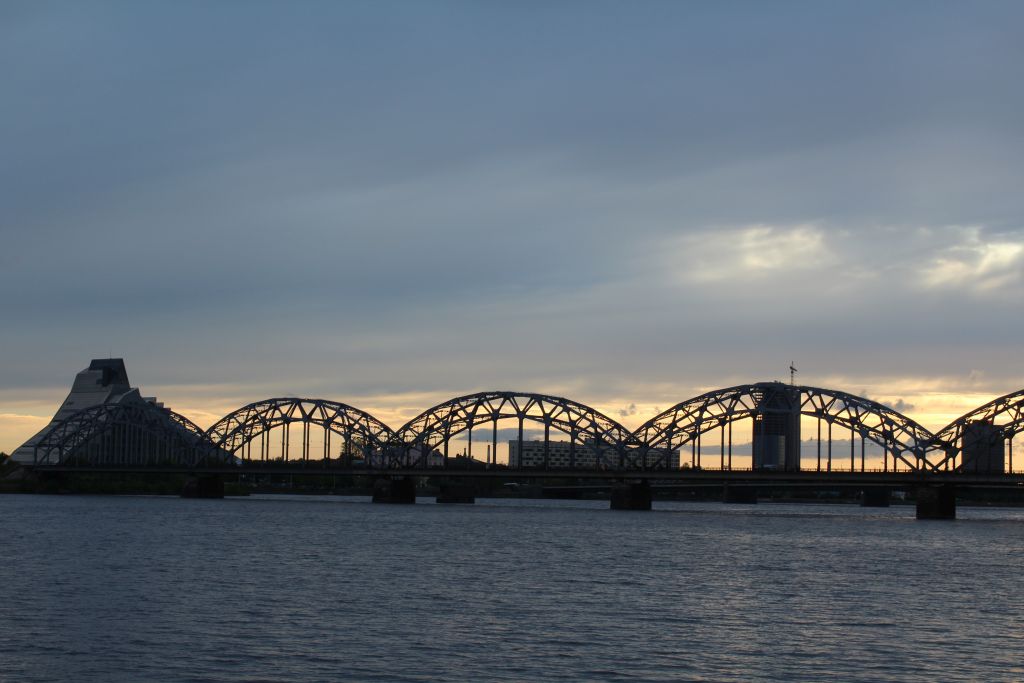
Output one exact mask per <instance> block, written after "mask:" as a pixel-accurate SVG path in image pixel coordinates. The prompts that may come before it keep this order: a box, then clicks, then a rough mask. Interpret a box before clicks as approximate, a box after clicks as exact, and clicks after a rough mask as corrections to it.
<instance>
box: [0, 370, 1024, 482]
mask: <svg viewBox="0 0 1024 683" xmlns="http://www.w3.org/2000/svg"><path fill="white" fill-rule="evenodd" d="M97 397H99V398H97ZM83 403H84V405H83ZM1022 430H1024V390H1022V391H1018V392H1014V393H1011V394H1007V395H1005V396H1002V397H999V398H997V399H994V400H993V401H990V402H989V403H987V404H985V405H983V406H980V407H979V408H977V409H975V410H973V411H971V412H969V413H967V414H965V415H963V416H962V417H960V418H958V419H957V420H954V421H953V422H951V423H950V424H949V425H947V426H946V427H944V428H942V429H940V430H938V431H937V432H934V433H933V432H931V431H929V430H928V429H926V428H925V427H923V426H922V425H921V424H919V423H917V422H916V421H915V420H913V419H912V418H910V417H907V416H905V415H903V414H901V413H899V412H898V411H896V410H895V409H893V408H891V407H889V406H886V405H884V404H881V403H878V402H875V401H871V400H869V399H866V398H864V397H860V396H856V395H854V394H851V393H848V392H844V391H839V390H834V389H826V388H821V387H813V386H806V385H793V384H783V383H780V382H756V383H753V384H745V385H738V386H733V387H728V388H725V389H717V390H714V391H710V392H707V393H705V394H702V395H700V396H696V397H693V398H690V399H686V400H683V401H681V402H679V403H677V404H675V405H674V406H672V407H670V408H669V409H667V410H664V411H662V412H661V413H659V414H658V415H656V416H654V417H652V418H651V419H650V420H648V421H647V422H645V423H644V424H642V425H640V426H639V427H638V428H636V429H633V430H631V429H628V428H626V427H625V426H623V425H622V424H621V423H619V422H618V421H617V420H615V419H613V418H612V417H610V416H608V415H606V414H604V413H602V412H600V411H598V410H596V409H594V408H592V407H590V406H587V405H585V404H582V403H579V402H577V401H573V400H571V399H567V398H563V397H558V396H550V395H546V394H539V393H533V392H516V391H485V392H478V393H474V394H467V395H464V396H459V397H456V398H453V399H450V400H448V401H444V402H442V403H440V404H438V405H436V406H434V407H432V408H428V409H427V410H425V411H423V412H422V413H420V414H419V415H417V416H416V417H414V418H412V419H411V420H409V421H408V422H407V423H406V424H404V425H402V426H401V427H398V428H392V427H391V426H389V425H387V424H385V423H384V422H382V421H381V420H379V419H378V418H376V417H374V416H373V415H371V414H370V413H368V412H366V411H363V410H360V409H359V408H356V407H354V406H351V405H349V404H346V403H342V402H338V401H333V400H329V399H322V398H300V397H277V398H269V399H263V400H260V401H255V402H253V403H250V404H247V405H245V406H242V407H240V408H238V409H236V410H233V411H231V412H230V413H228V414H227V415H225V416H224V417H223V418H221V419H220V420H218V421H216V422H215V423H214V424H213V425H211V426H210V427H209V428H208V429H206V430H203V429H202V428H200V427H198V426H197V425H195V424H194V423H193V422H191V421H190V420H188V419H186V418H185V417H183V416H181V415H179V414H177V413H175V412H174V411H173V410H170V409H169V408H167V407H164V406H163V405H162V404H159V403H157V402H156V400H155V399H144V398H142V397H141V394H140V393H139V391H138V390H137V389H133V388H131V387H130V385H128V380H127V374H126V372H125V369H124V364H123V361H121V360H120V359H108V360H98V361H93V363H92V364H90V367H89V368H88V369H87V370H84V371H82V372H81V373H79V375H78V377H77V378H76V381H75V384H74V387H73V389H72V393H71V394H70V395H69V397H68V399H67V400H66V401H65V403H64V404H63V405H62V406H61V408H60V410H59V411H58V413H57V415H56V416H55V418H54V420H53V421H52V422H51V424H50V425H48V426H47V427H46V428H44V430H42V431H41V432H40V433H39V434H37V435H36V436H35V437H33V438H32V439H31V440H30V441H29V442H28V443H26V444H25V445H24V446H23V447H21V448H19V449H18V450H17V451H16V452H15V459H16V460H17V461H18V462H20V463H21V464H22V465H23V466H25V467H27V468H30V469H32V470H35V471H38V472H44V471H48V472H51V473H53V474H57V473H62V472H63V473H70V472H81V471H86V470H88V471H92V472H95V473H102V472H142V471H144V472H151V473H160V472H183V471H188V472H200V471H201V472H205V473H207V474H209V475H215V474H222V475H223V474H229V473H236V474H237V473H242V472H251V473H259V472H267V473H271V472H272V473H281V472H286V471H294V472H296V473H301V474H315V473H330V474H332V475H338V474H342V473H356V472H358V473H364V474H365V473H367V472H373V473H375V474H377V475H379V476H381V477H410V478H415V477H422V476H434V475H437V474H441V473H454V472H455V471H458V475H459V477H461V478H463V479H472V478H476V477H493V476H497V475H496V474H495V472H497V471H499V468H500V471H501V473H502V476H509V475H510V474H513V473H514V474H515V476H517V477H522V478H526V479H530V478H552V477H554V478H558V477H572V478H575V479H579V480H601V479H606V480H615V479H619V480H622V481H626V480H630V481H633V482H634V483H637V482H639V483H642V482H650V481H655V480H657V481H666V482H705V483H708V482H720V483H722V484H723V485H726V484H736V483H737V482H745V481H749V482H756V483H759V484H760V485H772V486H776V485H781V484H782V483H787V482H788V483H789V484H790V485H796V484H800V485H839V484H840V483H841V482H842V481H856V482H857V484H858V485H878V486H905V485H906V482H911V481H918V482H920V483H921V484H922V485H923V484H924V482H929V485H936V486H939V485H952V482H955V484H956V485H957V486H960V487H980V486H1006V485H1008V486H1016V485H1017V484H1018V483H1019V482H1018V480H1017V475H1016V474H1015V473H1014V472H1015V470H1014V461H1013V442H1014V437H1016V436H1017V435H1018V434H1019V433H1020V432H1021V431H1022Z"/></svg>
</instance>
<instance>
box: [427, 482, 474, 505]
mask: <svg viewBox="0 0 1024 683" xmlns="http://www.w3.org/2000/svg"><path fill="white" fill-rule="evenodd" d="M437 502H438V503H461V504H464V505H472V504H473V503H475V502H476V489H475V488H474V487H473V485H472V484H467V483H465V482H461V481H452V480H450V479H448V480H445V481H442V482H441V490H440V491H438V492H437Z"/></svg>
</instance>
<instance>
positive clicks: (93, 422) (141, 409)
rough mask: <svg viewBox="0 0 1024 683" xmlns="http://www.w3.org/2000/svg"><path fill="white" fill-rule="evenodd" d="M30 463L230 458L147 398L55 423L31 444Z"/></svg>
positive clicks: (190, 462)
mask: <svg viewBox="0 0 1024 683" xmlns="http://www.w3.org/2000/svg"><path fill="white" fill-rule="evenodd" d="M33 460H34V464H35V465H43V466H47V465H53V466H87V467H90V466H93V467H94V466H103V467H122V466H123V467H139V466H143V467H145V466H166V465H170V466H187V467H202V466H207V465H224V464H226V463H227V462H228V461H229V460H230V457H229V456H227V454H226V453H224V452H223V451H221V450H220V449H218V448H217V447H215V446H214V445H213V444H212V443H210V442H209V441H208V440H207V439H206V435H205V433H204V432H203V430H202V429H200V428H199V427H198V426H196V424H195V423H193V422H192V421H191V420H189V419H188V418H186V417H184V416H183V415H179V414H178V413H175V412H174V411H172V410H168V409H166V408H161V407H159V406H156V405H153V404H151V403H142V402H138V403H136V402H131V403H106V404H101V405H98V406H92V407H89V408H84V409H82V410H79V411H77V412H75V413H73V414H72V415H70V416H68V417H67V418H66V419H64V420H62V421H61V422H58V423H57V424H56V425H55V426H54V427H53V428H52V429H51V430H50V431H49V432H47V433H46V435H45V436H44V437H43V438H42V439H41V440H40V441H39V442H38V443H37V444H36V446H35V455H34V458H33Z"/></svg>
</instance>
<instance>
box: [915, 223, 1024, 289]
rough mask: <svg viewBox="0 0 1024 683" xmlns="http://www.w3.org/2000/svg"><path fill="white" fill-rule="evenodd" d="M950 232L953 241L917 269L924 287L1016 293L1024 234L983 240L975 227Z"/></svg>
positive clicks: (1022, 276) (1022, 270)
mask: <svg viewBox="0 0 1024 683" xmlns="http://www.w3.org/2000/svg"><path fill="white" fill-rule="evenodd" d="M953 231H954V235H955V236H956V237H957V238H958V239H957V242H956V243H955V244H953V245H952V246H948V247H945V248H944V249H941V250H939V251H938V252H937V253H935V254H933V255H931V256H930V258H928V259H927V261H926V263H925V264H924V265H923V266H922V268H921V270H920V278H921V284H922V285H923V286H924V287H925V288H929V289H938V290H950V289H967V290H970V291H973V292H976V293H979V294H987V293H999V292H1002V291H1006V290H1014V291H1019V288H1020V284H1021V282H1022V281H1024V235H1022V236H1021V237H1016V236H1014V235H1010V236H1007V235H998V236H993V237H987V236H986V235H985V233H984V231H983V229H982V228H981V227H978V226H972V227H967V228H956V229H953Z"/></svg>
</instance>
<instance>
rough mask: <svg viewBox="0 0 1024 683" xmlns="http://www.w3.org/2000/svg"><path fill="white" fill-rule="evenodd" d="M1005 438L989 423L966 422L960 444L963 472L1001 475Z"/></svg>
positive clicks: (1004, 468)
mask: <svg viewBox="0 0 1024 683" xmlns="http://www.w3.org/2000/svg"><path fill="white" fill-rule="evenodd" d="M1005 440H1006V436H1005V435H1004V433H1003V430H1002V428H1001V427H999V426H997V425H994V424H992V423H991V422H968V423H967V424H966V425H964V433H963V437H962V439H961V442H960V446H961V449H962V456H963V457H962V459H961V462H962V463H963V467H962V469H963V471H964V472H970V473H972V474H1003V473H1004V472H1005V471H1006V446H1005V443H1004V442H1005Z"/></svg>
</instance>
